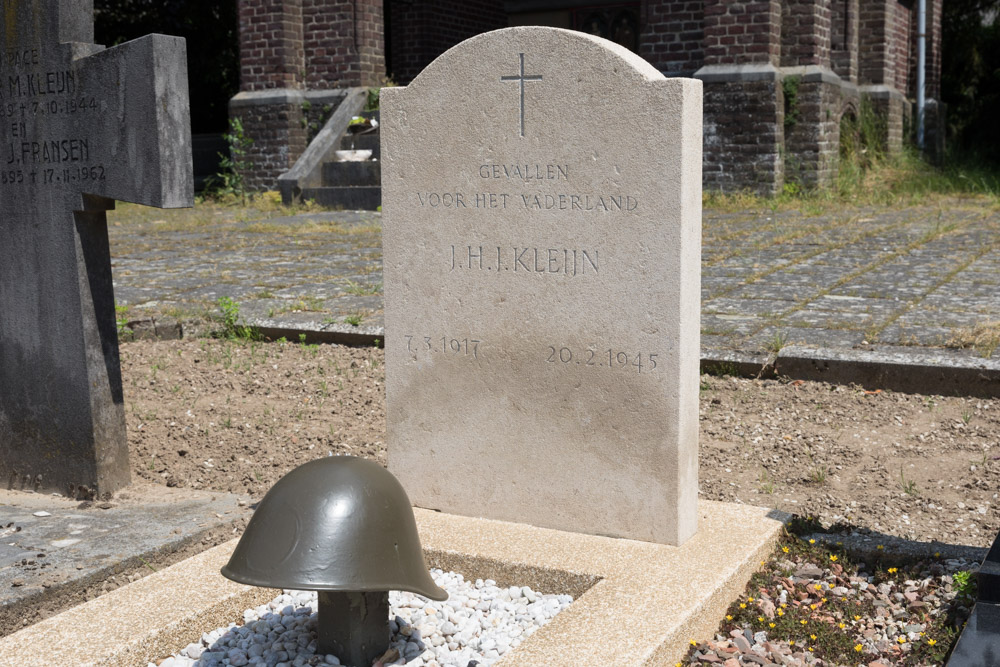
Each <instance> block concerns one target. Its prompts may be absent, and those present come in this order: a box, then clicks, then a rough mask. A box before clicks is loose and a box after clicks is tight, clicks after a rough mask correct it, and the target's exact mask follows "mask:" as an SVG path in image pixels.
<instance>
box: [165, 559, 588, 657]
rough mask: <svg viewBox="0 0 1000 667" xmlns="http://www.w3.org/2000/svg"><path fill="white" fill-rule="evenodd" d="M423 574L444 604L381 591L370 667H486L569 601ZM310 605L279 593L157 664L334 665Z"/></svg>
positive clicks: (309, 598)
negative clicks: (320, 647)
mask: <svg viewBox="0 0 1000 667" xmlns="http://www.w3.org/2000/svg"><path fill="white" fill-rule="evenodd" d="M431 576H432V577H433V578H434V581H435V583H437V584H438V586H440V587H441V588H443V589H444V590H445V591H447V592H448V599H447V600H445V601H444V602H435V601H433V600H428V599H427V598H425V597H423V596H421V595H415V594H413V593H406V592H401V591H391V592H390V593H389V615H390V616H392V617H393V619H392V620H391V621H389V632H390V634H391V638H390V644H389V648H388V650H387V651H386V652H385V653H384V654H383V655H382V656H381V657H380V658H379V659H378V660H377V661H376V663H375V664H376V665H377V666H378V667H386V666H387V665H403V664H405V665H409V666H410V667H467V666H468V665H473V666H475V665H482V667H490V665H492V664H493V663H495V662H496V661H498V660H499V659H500V658H502V657H503V656H504V654H506V653H507V652H508V651H510V650H512V649H514V648H516V647H517V645H518V644H520V643H521V642H522V641H524V640H525V639H527V638H528V637H530V636H531V635H532V634H534V632H535V631H536V630H538V629H539V628H540V627H542V626H543V625H545V624H546V623H548V622H549V621H551V620H552V619H553V618H555V616H556V614H558V613H559V612H560V611H562V610H563V609H565V608H566V607H568V606H569V605H570V603H571V602H572V601H573V598H572V597H570V596H568V595H551V594H550V595H543V594H541V593H536V592H535V591H533V590H531V589H530V588H528V587H527V586H524V587H516V586H511V587H508V588H500V587H498V586H497V585H496V582H495V581H492V580H490V579H486V580H483V579H477V580H476V581H474V582H473V581H466V580H465V579H464V578H463V577H462V575H460V574H456V573H454V572H442V571H441V570H438V569H432V570H431ZM317 605H318V603H317V599H316V593H315V591H312V592H310V591H284V592H283V593H282V595H280V596H278V597H277V598H275V599H274V600H272V601H271V602H270V603H268V604H266V605H261V606H260V607H257V608H255V609H248V610H246V611H245V612H244V613H243V622H242V623H241V624H235V623H234V624H232V625H230V626H229V627H226V628H216V629H215V630H211V631H209V632H206V633H205V634H204V635H202V638H201V641H200V642H193V643H191V644H189V645H188V646H186V647H185V648H184V649H182V650H180V651H178V652H177V653H175V654H173V655H171V656H169V657H167V658H165V659H163V660H161V661H160V662H159V663H158V665H159V667H215V666H216V665H227V664H228V665H234V666H235V667H240V666H241V665H265V664H266V665H271V664H274V663H277V664H284V665H291V666H292V667H304V666H305V665H340V664H342V662H341V660H340V659H339V658H338V657H337V656H335V655H333V654H321V653H317V643H316V628H317V622H318V615H317V608H318V606H317Z"/></svg>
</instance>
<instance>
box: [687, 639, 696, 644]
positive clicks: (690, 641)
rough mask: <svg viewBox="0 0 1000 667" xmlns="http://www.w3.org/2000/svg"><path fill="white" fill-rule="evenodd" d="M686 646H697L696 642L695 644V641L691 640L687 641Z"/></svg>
mask: <svg viewBox="0 0 1000 667" xmlns="http://www.w3.org/2000/svg"><path fill="white" fill-rule="evenodd" d="M688 644H691V646H697V645H698V642H696V641H695V640H693V639H689V640H688Z"/></svg>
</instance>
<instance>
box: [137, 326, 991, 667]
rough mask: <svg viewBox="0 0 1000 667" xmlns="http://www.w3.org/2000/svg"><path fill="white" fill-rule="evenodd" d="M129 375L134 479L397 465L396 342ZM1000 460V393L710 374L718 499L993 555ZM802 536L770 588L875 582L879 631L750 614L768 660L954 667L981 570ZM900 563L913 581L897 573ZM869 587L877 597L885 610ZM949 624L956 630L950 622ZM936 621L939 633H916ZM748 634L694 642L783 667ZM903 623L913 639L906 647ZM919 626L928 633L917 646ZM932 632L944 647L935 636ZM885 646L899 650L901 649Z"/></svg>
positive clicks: (148, 346)
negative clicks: (388, 376)
mask: <svg viewBox="0 0 1000 667" xmlns="http://www.w3.org/2000/svg"><path fill="white" fill-rule="evenodd" d="M122 367H123V378H124V383H125V402H126V413H127V420H128V429H129V445H130V454H131V460H132V466H133V475H135V476H136V477H138V478H143V479H147V480H150V481H154V482H157V483H160V484H166V485H168V486H176V487H191V488H202V489H216V490H221V491H231V492H237V493H248V494H250V495H251V496H254V497H261V496H262V495H263V494H264V492H266V491H267V489H269V488H270V486H271V485H272V484H273V483H274V482H275V481H277V480H278V479H279V478H280V477H281V476H282V475H284V474H285V473H287V472H288V471H289V470H291V469H292V468H294V467H296V466H297V465H299V464H301V463H304V462H305V461H307V460H310V459H312V458H316V457H318V456H326V455H327V454H329V453H331V452H332V453H335V454H338V453H340V454H353V455H356V456H364V457H368V458H371V459H373V460H376V461H379V462H382V463H384V462H385V394H384V355H383V352H382V350H379V349H372V348H348V347H341V346H333V345H322V346H312V345H301V344H293V343H284V344H275V343H271V344H264V343H253V344H249V343H240V342H232V341H224V340H211V339H187V340H182V341H155V342H150V341H139V342H132V343H126V344H124V345H122ZM998 459H1000V400H996V399H993V400H987V399H968V398H955V397H940V396H923V395H910V394H901V393H893V392H888V391H877V390H875V391H865V390H862V389H859V388H854V387H845V386H834V385H829V384H824V383H813V382H802V381H795V382H788V381H783V380H780V379H779V380H752V379H743V378H735V377H728V376H726V377H710V376H703V377H702V385H701V438H700V452H699V460H700V472H699V487H700V493H701V497H703V498H708V499H716V500H724V501H728V502H741V503H749V504H753V505H760V506H768V507H775V508H778V509H782V510H785V511H788V512H792V513H795V514H798V515H800V516H802V517H810V518H811V519H812V520H813V525H812V529H816V528H820V529H823V528H828V527H830V526H833V525H842V526H848V527H850V528H852V529H854V530H856V531H864V532H868V533H870V535H871V536H872V538H873V539H876V540H878V538H879V536H885V537H886V540H887V541H888V540H889V539H890V538H891V537H898V538H903V539H906V540H913V541H932V540H936V541H938V542H942V543H946V544H959V545H970V546H977V547H986V546H989V545H990V544H991V543H992V541H993V538H994V536H995V535H996V533H997V531H998V529H1000V506H998V501H997V490H998V489H1000V461H998ZM789 540H790V542H789V543H787V544H786V545H785V546H788V547H789V548H790V549H791V554H792V555H791V556H788V555H786V554H783V553H781V552H778V553H776V554H775V557H774V558H772V559H771V560H770V561H767V562H766V563H765V564H763V569H762V572H764V573H765V574H763V575H760V576H763V577H765V578H766V579H765V581H764V582H763V583H761V582H758V583H757V584H756V585H757V586H758V588H762V589H763V590H764V591H767V595H769V596H771V598H772V599H774V598H775V596H777V595H779V593H778V591H779V590H780V588H779V586H780V587H784V590H786V591H788V595H790V596H792V598H793V602H794V601H797V602H799V603H800V605H798V606H796V608H799V607H800V606H801V603H802V602H803V600H802V599H801V598H800V595H801V594H803V593H804V592H805V591H804V590H803V588H802V586H801V583H802V582H798V581H796V579H795V576H796V575H795V572H794V570H795V569H798V568H801V567H803V566H804V565H806V564H807V563H809V562H812V563H813V565H815V566H817V567H820V568H821V569H822V571H823V575H822V576H823V578H824V581H826V582H827V583H828V584H829V587H830V589H831V590H833V589H835V588H837V587H838V586H840V587H844V588H847V589H850V590H854V591H859V590H860V586H859V585H858V584H859V583H860V582H856V581H852V580H851V579H850V577H851V576H854V577H862V578H864V579H865V581H866V583H867V584H869V585H870V586H874V588H871V589H870V588H868V587H866V588H865V590H864V591H860V592H859V593H858V595H859V597H858V600H859V601H861V602H862V605H861V607H859V609H861V610H862V613H861V614H858V615H860V616H861V617H862V619H864V620H863V622H862V621H858V622H857V623H854V624H851V623H849V620H844V619H841V620H836V619H837V616H836V615H833V618H834V619H835V620H836V623H840V622H844V623H845V624H848V625H850V627H851V628H852V630H851V632H840V633H838V636H842V637H848V636H849V637H851V638H852V641H855V642H856V643H855V644H851V645H850V647H849V649H850V651H852V652H854V646H855V645H857V644H860V645H861V647H862V648H861V650H859V651H857V652H856V653H857V655H850V656H847V658H836V657H834V658H832V662H830V660H831V656H837V655H842V654H840V653H837V652H836V651H834V650H833V649H831V648H829V647H827V646H826V645H822V646H812V645H809V646H812V648H814V651H812V652H810V651H808V650H805V651H800V650H798V649H794V648H793V645H791V644H782V643H781V642H783V641H784V642H788V640H792V639H795V636H794V635H790V634H789V635H782V634H781V633H780V632H777V628H780V627H781V626H779V625H777V624H776V628H775V629H771V628H767V627H762V628H758V627H757V626H755V625H753V623H752V622H751V623H750V625H751V628H750V629H751V630H753V633H751V639H753V638H754V636H755V635H754V633H756V632H760V631H765V632H767V631H770V634H769V635H768V637H769V639H768V643H767V644H765V643H762V642H756V645H757V646H758V648H757V651H756V652H757V653H759V651H760V650H765V651H770V652H771V654H772V656H774V655H777V654H774V650H777V651H778V653H781V654H786V653H787V654H788V659H786V660H784V662H785V664H795V662H794V661H795V660H801V661H802V663H803V664H805V663H806V662H810V661H811V660H810V659H812V660H815V659H816V658H817V656H819V659H821V660H827V662H825V663H823V664H865V665H867V664H869V663H870V662H873V661H874V662H878V661H882V662H883V664H885V665H894V664H918V665H923V664H927V665H930V664H940V663H939V662H938V661H937V660H938V658H935V657H934V656H935V655H937V653H940V652H942V647H947V646H950V644H951V641H952V640H951V637H952V635H953V630H954V628H955V627H957V625H956V624H960V623H961V622H962V617H963V613H964V612H963V611H962V609H961V607H962V606H963V605H962V603H961V600H960V599H959V602H956V601H955V600H956V599H957V598H955V595H954V592H955V591H954V587H953V582H952V581H949V580H948V577H949V576H950V575H951V574H952V573H953V572H954V571H965V570H969V569H974V566H975V564H974V563H971V562H966V563H963V562H959V561H947V560H943V559H938V560H935V561H933V562H930V561H929V562H925V563H923V564H920V563H916V562H913V561H912V559H911V560H906V559H902V560H900V559H899V558H897V560H898V563H894V562H893V561H892V558H891V557H892V554H886V557H885V561H884V562H877V563H863V564H862V565H860V566H859V567H861V573H860V574H853V575H845V574H844V573H843V572H837V571H836V569H837V567H845V566H846V565H847V564H848V563H850V555H849V554H847V553H846V552H844V553H840V554H839V556H838V557H839V558H840V559H841V560H840V563H839V564H838V563H836V562H832V561H828V560H826V559H828V558H829V556H831V555H838V553H837V552H836V550H834V551H833V552H830V551H817V552H816V553H812V552H801V553H800V552H799V551H798V549H799V542H801V540H797V538H795V537H790V538H789ZM810 548H812V549H817V548H818V547H815V546H811V547H810ZM900 558H902V557H900ZM796 559H797V560H796ZM810 559H812V560H811V561H810ZM786 561H787V562H786ZM788 563H791V564H792V565H794V566H795V567H794V568H793V567H791V566H789V565H788ZM889 567H896V568H897V572H895V573H892V574H890V573H889V572H888V568H889ZM912 568H916V570H914V569H912ZM938 570H940V571H938ZM845 576H846V578H845ZM827 580H828V581H827ZM890 580H891V581H895V582H896V583H895V584H891V583H890ZM897 580H898V581H897ZM907 581H910V582H915V583H909V584H908V583H907ZM886 583H889V584H890V586H894V587H892V588H890V589H889V590H888V591H885V592H883V591H882V590H881V588H879V586H880V584H886ZM754 585H755V584H751V589H748V593H747V594H746V596H747V597H750V596H753V597H754V598H755V600H757V601H759V600H761V599H763V593H762V592H760V591H758V592H756V593H751V592H750V590H752V588H753V586H754ZM914 586H916V587H917V589H916V590H909V589H911V588H913V587H914ZM949 586H952V590H949V589H948V587H949ZM793 590H794V591H795V592H794V594H793V593H792V591H793ZM914 593H915V594H917V596H918V598H919V599H918V600H917V601H919V602H923V603H924V604H926V605H927V606H926V607H925V608H923V609H924V611H922V612H921V615H917V616H913V615H907V616H906V617H905V618H903V616H898V615H897V612H898V611H899V610H900V609H902V610H903V611H905V612H906V614H910V611H911V610H912V609H914V607H913V605H912V604H910V603H911V602H913V601H912V600H910V599H909V597H908V596H911V595H912V594H914ZM869 594H870V595H872V596H874V597H875V599H874V600H868V597H867V596H868V595H869ZM897 594H899V595H901V596H903V600H905V603H904V602H903V600H899V599H897ZM949 596H950V597H949ZM827 598H828V600H829V599H830V598H829V596H827ZM879 603H882V604H879ZM788 604H790V605H791V604H792V602H789V603H788ZM810 604H812V603H810ZM815 604H817V605H820V610H810V612H811V613H814V614H815V615H816V618H817V619H818V618H820V617H822V616H823V612H822V611H821V610H822V609H823V608H824V607H823V605H828V603H818V602H817V603H815ZM828 606H830V605H828ZM748 608H749V607H748ZM916 608H918V609H919V608H920V607H919V606H918V607H916ZM879 609H882V610H884V611H882V612H879V611H878V610H879ZM885 613H888V616H884V614H885ZM731 615H733V614H731ZM758 615H759V614H758ZM734 618H737V616H735V615H734ZM755 618H756V616H754V617H753V618H752V619H750V620H751V621H752V620H753V619H755ZM850 618H853V617H850ZM941 618H944V619H946V621H947V622H943V623H938V620H939V619H941ZM879 619H882V620H885V619H892V620H894V621H899V620H900V619H903V620H905V621H906V622H905V624H904V625H903V626H902V628H900V627H899V625H898V623H897V624H896V625H894V626H892V627H890V626H889V625H888V624H887V623H884V624H882V625H879ZM800 620H807V622H809V621H810V618H806V619H800ZM770 622H773V621H770V620H769V621H767V623H770ZM836 623H835V624H834V627H836ZM936 623H937V625H935V624H936ZM921 624H922V625H924V626H925V629H923V630H919V631H917V630H909V631H906V628H907V627H908V626H916V625H921ZM947 628H952V630H947ZM838 629H840V628H838ZM732 630H740V632H741V633H743V630H744V628H743V627H742V626H739V627H737V625H735V624H734V622H729V621H724V622H723V624H722V626H721V628H720V633H721V634H722V636H723V639H722V640H719V641H718V642H717V641H716V639H714V638H713V639H712V644H714V646H715V647H716V648H715V649H713V648H712V647H711V646H710V645H709V643H708V641H707V640H702V639H699V638H694V641H695V643H696V644H698V648H697V649H695V650H697V651H698V652H700V653H701V654H702V656H703V657H706V656H708V655H709V654H710V653H712V652H713V651H714V652H715V657H716V659H717V660H718V661H719V662H723V661H725V660H730V659H735V660H737V663H729V665H727V667H733V665H734V664H743V663H742V662H740V661H743V662H745V661H746V660H747V659H749V660H750V661H751V662H754V663H756V664H762V663H761V662H760V660H764V661H770V658H765V657H763V656H757V657H759V658H760V660H753V659H752V658H747V657H746V652H742V653H741V654H740V655H744V657H743V658H740V657H733V656H732V655H730V656H724V655H723V654H721V653H719V651H722V652H723V653H726V649H727V647H731V646H734V645H735V646H737V649H738V650H739V646H738V644H735V643H734V642H737V640H736V638H732V637H730V633H731V631H732ZM855 630H856V631H857V632H855ZM901 630H904V631H906V632H907V634H906V639H905V640H904V642H902V643H900V642H899V641H898V639H899V637H900V636H901V635H900V634H899V632H900V631H901ZM869 632H870V634H869V635H866V634H865V633H869ZM911 632H917V633H918V636H917V638H910V635H909V633H911ZM919 632H924V633H925V635H924V637H926V639H924V637H919ZM852 633H853V634H852ZM817 636H821V635H817ZM808 637H809V634H808V633H807V634H804V635H802V636H799V637H798V639H797V640H796V644H795V645H794V646H797V647H800V648H801V647H802V646H803V644H802V642H803V641H805V642H808V641H809V640H808ZM743 638H744V639H746V637H745V636H744V637H743ZM804 638H805V639H804ZM931 639H933V640H934V644H933V645H929V644H928V643H927V642H928V641H929V640H931ZM920 640H923V643H921V641H920ZM747 641H748V642H749V640H747ZM885 642H890V644H892V643H893V642H895V644H893V645H891V646H890V647H889V648H888V649H887V648H885V646H884V644H885ZM768 645H770V646H771V648H770V649H769V648H767V646H768ZM935 647H937V648H935ZM750 648H751V649H752V648H754V647H753V646H751V647H750ZM798 653H801V654H802V655H801V657H800V658H799V657H796V654H798ZM692 655H694V651H693V652H692ZM824 656H825V657H824ZM697 659H698V660H700V661H701V662H713V660H711V659H702V658H697ZM838 660H839V661H840V662H838ZM745 664H749V663H745Z"/></svg>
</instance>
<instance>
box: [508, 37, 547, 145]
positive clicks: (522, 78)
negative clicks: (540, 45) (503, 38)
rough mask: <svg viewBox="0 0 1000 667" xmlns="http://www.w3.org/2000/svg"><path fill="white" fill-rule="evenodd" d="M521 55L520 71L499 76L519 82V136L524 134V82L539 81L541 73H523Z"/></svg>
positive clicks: (522, 56) (522, 55) (522, 58)
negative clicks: (510, 74)
mask: <svg viewBox="0 0 1000 667" xmlns="http://www.w3.org/2000/svg"><path fill="white" fill-rule="evenodd" d="M520 56H521V73H520V74H516V75H512V76H501V77H500V80H501V81H517V82H518V83H520V84H521V136H522V137H523V136H524V83H525V82H526V81H541V80H542V75H541V74H525V73H524V54H523V53H522V54H520Z"/></svg>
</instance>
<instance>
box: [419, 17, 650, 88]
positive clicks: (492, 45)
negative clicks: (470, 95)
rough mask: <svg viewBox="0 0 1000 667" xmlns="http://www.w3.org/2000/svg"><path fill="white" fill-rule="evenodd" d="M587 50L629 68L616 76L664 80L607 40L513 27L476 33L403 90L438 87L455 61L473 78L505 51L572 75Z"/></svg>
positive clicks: (450, 74)
mask: <svg viewBox="0 0 1000 667" xmlns="http://www.w3.org/2000/svg"><path fill="white" fill-rule="evenodd" d="M587 47H590V48H592V49H593V53H594V56H595V57H598V58H602V59H613V60H618V61H619V62H620V63H621V64H627V65H629V66H630V67H628V68H624V69H623V70H621V71H619V73H620V74H625V73H626V72H629V71H631V72H633V73H635V74H636V75H638V77H639V78H642V79H646V80H653V81H655V80H661V79H663V78H664V76H663V74H662V73H661V72H660V71H659V70H658V69H656V68H655V67H653V66H652V65H651V64H650V63H649V62H648V61H646V60H645V59H643V58H641V57H640V56H639V55H637V54H636V53H633V52H632V51H629V50H628V49H627V48H625V47H624V46H622V45H621V44H618V43H616V42H612V41H611V40H609V39H605V38H603V37H598V36H597V35H591V34H588V33H585V32H579V31H577V30H567V29H565V28H552V27H549V26H514V27H511V28H501V29H500V30H491V31H489V32H484V33H480V34H478V35H475V36H474V37H470V38H469V39H467V40H465V41H463V42H460V43H458V44H456V45H455V46H453V47H451V48H450V49H448V50H447V51H445V52H444V53H443V54H441V55H440V56H438V57H437V58H435V59H434V60H433V61H432V62H431V63H430V64H429V65H427V67H425V68H424V69H423V70H422V71H421V72H420V74H418V75H417V76H416V78H414V79H413V81H411V82H410V83H409V84H408V85H407V88H413V87H414V86H418V87H419V86H420V85H422V84H424V83H428V84H430V85H438V84H436V83H432V82H433V81H435V80H436V79H437V78H438V77H439V76H443V77H454V76H455V71H454V68H455V63H456V61H461V60H467V63H468V65H467V68H466V69H465V70H463V71H465V72H466V73H467V74H475V73H476V72H477V70H478V69H480V68H490V67H493V66H495V62H494V61H495V60H496V61H501V62H506V60H504V58H505V56H506V55H507V53H505V52H508V51H509V52H511V53H515V54H516V53H520V52H522V51H525V52H534V53H537V54H539V55H541V56H542V57H544V58H545V59H546V60H548V61H550V62H552V63H560V64H561V65H560V67H561V68H562V69H566V70H567V71H572V69H573V67H574V66H575V65H577V64H579V63H580V58H581V48H583V49H586V48H587ZM622 61H623V62H622ZM611 68H612V69H614V64H611ZM438 70H441V71H440V72H439V71H438Z"/></svg>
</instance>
